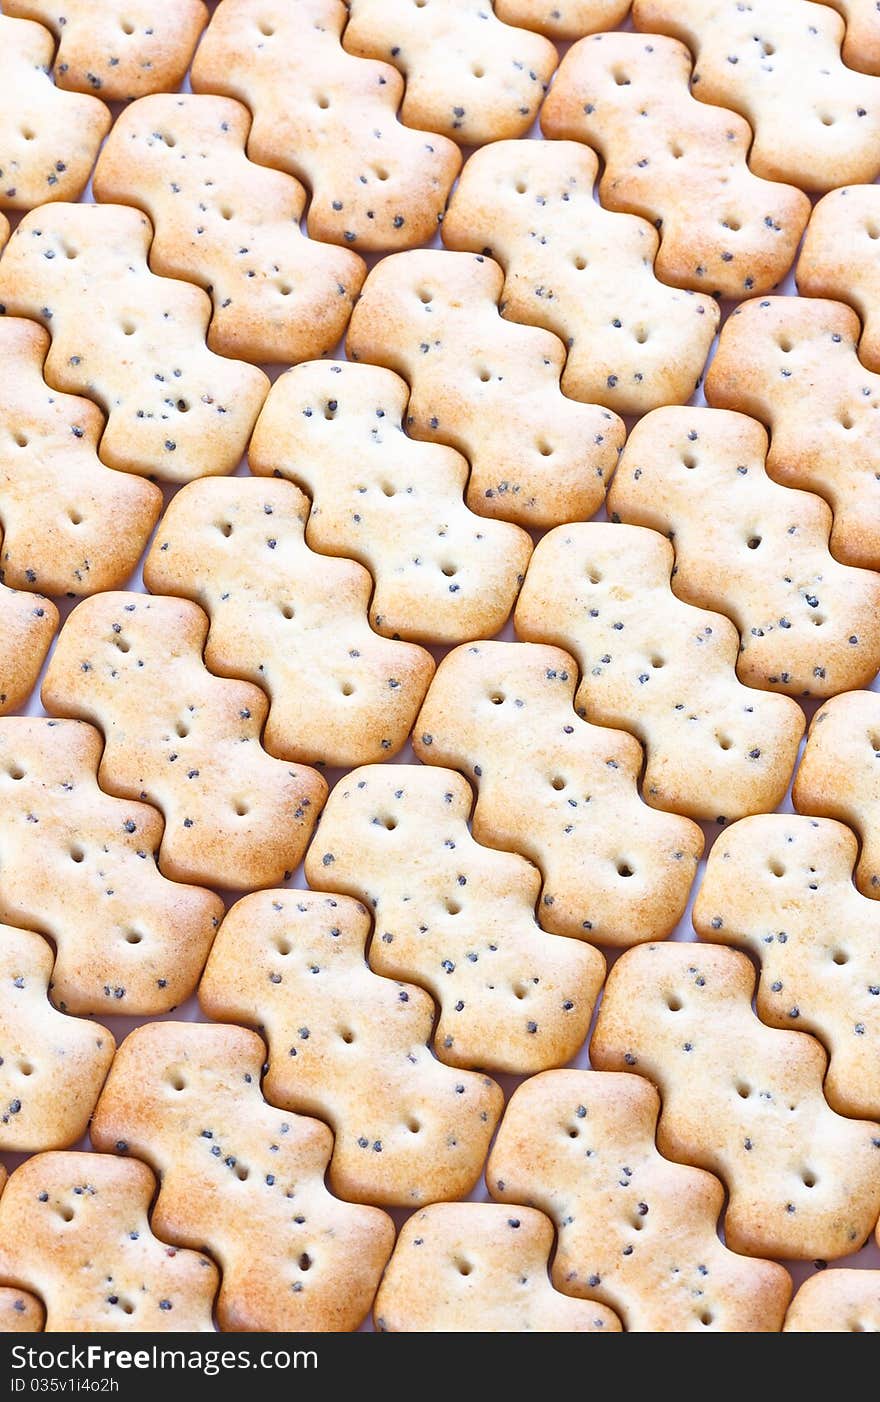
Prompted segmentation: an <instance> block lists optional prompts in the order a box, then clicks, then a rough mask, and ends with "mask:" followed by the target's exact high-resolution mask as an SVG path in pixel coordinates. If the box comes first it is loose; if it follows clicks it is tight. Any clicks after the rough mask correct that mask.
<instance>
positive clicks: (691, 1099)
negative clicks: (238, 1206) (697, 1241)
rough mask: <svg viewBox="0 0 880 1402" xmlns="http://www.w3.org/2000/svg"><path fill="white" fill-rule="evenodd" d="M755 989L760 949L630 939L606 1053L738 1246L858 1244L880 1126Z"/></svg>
mask: <svg viewBox="0 0 880 1402" xmlns="http://www.w3.org/2000/svg"><path fill="white" fill-rule="evenodd" d="M754 987H755V971H754V969H753V967H752V965H751V963H750V961H749V960H748V959H747V958H746V956H745V955H744V954H739V953H738V952H736V951H734V950H732V949H722V948H718V947H716V946H714V945H703V944H701V945H693V944H662V945H661V944H652V945H643V946H642V947H641V948H640V949H633V950H628V951H627V953H626V954H624V955H623V956H622V957H621V958H620V959H619V960H618V961H617V963H616V964H615V966H614V968H613V969H612V971H611V973H610V975H609V977H608V983H607V986H606V989H605V997H604V999H603V1001H602V1006H601V1008H600V1010H599V1018H598V1021H597V1023H596V1030H595V1032H594V1033H593V1040H592V1043H591V1045H590V1056H591V1059H592V1062H593V1065H594V1066H597V1067H598V1068H599V1069H601V1070H608V1071H611V1070H623V1069H624V1068H630V1069H632V1070H633V1071H635V1072H637V1073H638V1074H639V1075H642V1076H647V1077H648V1078H649V1079H650V1080H652V1081H654V1082H656V1084H657V1087H658V1089H659V1091H660V1095H661V1098H662V1110H661V1112H660V1119H659V1122H658V1126H657V1147H658V1148H659V1150H660V1152H661V1153H662V1154H667V1155H668V1156H669V1157H670V1158H674V1159H678V1160H685V1161H687V1162H690V1163H695V1164H697V1165H698V1166H699V1167H701V1168H707V1169H710V1170H711V1171H712V1172H714V1173H717V1174H718V1176H719V1177H720V1178H721V1179H722V1180H723V1182H724V1184H725V1186H726V1187H727V1191H728V1194H729V1198H728V1205H727V1211H726V1213H725V1217H724V1231H725V1240H726V1241H727V1244H728V1246H730V1248H731V1249H732V1250H733V1251H740V1252H744V1253H746V1254H748V1255H758V1254H765V1255H769V1256H783V1257H786V1258H791V1259H794V1260H804V1259H811V1258H816V1257H820V1258H822V1259H824V1260H830V1259H831V1258H832V1257H837V1256H844V1255H848V1254H849V1253H850V1252H852V1251H857V1250H858V1249H859V1247H860V1246H861V1245H862V1244H863V1243H864V1241H865V1240H866V1238H867V1236H868V1234H869V1232H870V1231H871V1229H872V1227H873V1225H874V1223H875V1222H876V1220H877V1213H878V1211H880V1174H878V1171H877V1166H878V1162H880V1126H878V1125H876V1124H871V1123H869V1122H867V1121H861V1120H849V1119H844V1118H843V1116H841V1115H838V1114H836V1113H835V1112H834V1111H833V1110H832V1109H830V1107H829V1105H828V1103H827V1101H826V1100H825V1098H824V1096H823V1094H822V1082H823V1080H824V1077H825V1068H826V1062H827V1057H826V1054H825V1051H824V1049H823V1047H822V1045H821V1044H820V1043H819V1042H818V1041H816V1040H815V1038H813V1037H810V1036H807V1035H806V1034H805V1033H803V1032H782V1031H776V1030H775V1029H773V1028H769V1027H766V1026H765V1025H764V1023H762V1022H759V1020H758V1018H757V1017H756V1016H755V1014H754V1013H753V1012H752V1007H751V1000H752V994H753V992H754ZM111 1074H112V1073H111Z"/></svg>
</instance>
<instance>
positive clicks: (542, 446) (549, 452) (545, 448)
mask: <svg viewBox="0 0 880 1402" xmlns="http://www.w3.org/2000/svg"><path fill="white" fill-rule="evenodd" d="M535 446H536V448H537V449H538V452H539V453H540V454H541V457H542V458H550V457H552V456H553V449H552V448H551V447H550V444H549V443H547V442H546V441H545V440H544V439H543V438H542V439H540V440H539V441H538V443H536V445H535Z"/></svg>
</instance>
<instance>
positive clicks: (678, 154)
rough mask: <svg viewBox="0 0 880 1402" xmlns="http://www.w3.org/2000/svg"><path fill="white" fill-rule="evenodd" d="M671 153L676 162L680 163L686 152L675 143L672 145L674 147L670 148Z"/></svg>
mask: <svg viewBox="0 0 880 1402" xmlns="http://www.w3.org/2000/svg"><path fill="white" fill-rule="evenodd" d="M669 152H670V155H671V156H672V159H673V160H674V161H680V160H681V158H682V156H683V155H684V151H683V150H682V149H681V147H680V146H679V144H678V142H677V141H674V142H673V143H672V145H671V146H670V148H669Z"/></svg>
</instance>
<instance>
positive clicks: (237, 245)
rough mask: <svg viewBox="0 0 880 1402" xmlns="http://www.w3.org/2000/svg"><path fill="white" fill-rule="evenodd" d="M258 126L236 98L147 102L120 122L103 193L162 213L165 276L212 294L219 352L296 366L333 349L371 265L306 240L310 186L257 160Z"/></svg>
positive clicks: (102, 176) (153, 255) (106, 152)
mask: <svg viewBox="0 0 880 1402" xmlns="http://www.w3.org/2000/svg"><path fill="white" fill-rule="evenodd" d="M250 125H251V118H250V113H249V112H248V111H247V109H246V108H245V107H242V105H241V103H239V102H233V101H231V100H230V99H229V98H224V97H208V96H194V95H193V94H191V93H184V94H174V95H173V96H172V95H170V94H169V95H159V96H155V97H146V98H142V99H141V101H140V102H136V103H133V104H132V106H131V107H129V108H127V109H126V111H124V112H123V113H122V114H121V116H120V117H119V118H118V119H117V121H116V125H115V126H114V128H113V131H112V132H111V134H110V137H109V139H108V140H107V142H106V144H105V146H104V149H103V150H102V152H101V156H100V159H99V161H98V165H97V167H96V169H95V177H94V189H95V194H96V195H97V197H98V199H99V200H104V201H108V202H111V203H113V202H116V203H124V204H133V205H137V206H138V207H139V208H141V209H143V210H144V212H145V213H146V214H148V215H149V216H150V219H151V220H152V221H153V225H154V228H155V231H156V232H155V237H154V238H153V243H152V245H151V248H150V267H151V268H152V270H153V272H155V273H161V274H162V276H163V277H176V278H183V279H186V280H188V281H190V282H195V283H198V284H199V285H200V286H202V287H204V288H205V290H206V291H207V292H209V293H210V295H211V300H212V302H213V307H214V314H213V316H212V318H211V324H210V326H209V328H208V345H209V346H210V348H211V350H213V351H217V352H218V353H219V354H220V355H228V356H240V357H241V358H242V359H244V360H251V361H255V362H260V363H262V362H265V361H275V360H280V361H283V362H284V363H285V364H288V365H289V364H291V363H292V362H295V361H298V360H308V359H310V358H311V357H312V356H320V355H327V354H329V353H330V352H331V351H332V350H333V347H334V346H335V345H336V342H337V341H338V340H339V337H340V336H341V335H342V333H343V331H344V330H345V327H346V325H347V323H348V318H349V316H350V315H351V308H352V304H353V302H354V299H355V298H356V296H357V294H358V292H359V291H360V287H361V283H362V282H363V280H364V276H365V274H366V268H365V266H364V263H363V260H362V259H361V258H359V257H358V256H357V254H356V253H351V252H349V250H348V249H344V248H334V247H330V246H329V245H326V244H320V243H316V242H315V241H314V240H313V239H306V238H304V237H303V236H302V233H301V232H300V227H299V224H300V219H301V218H302V213H303V210H304V208H305V204H306V192H305V190H304V189H303V188H302V186H301V185H300V184H299V182H298V181H297V180H294V179H292V178H291V177H290V176H289V175H284V174H283V173H282V172H281V171H279V170H267V169H266V168H265V167H263V166H258V165H255V164H254V162H253V161H249V160H248V158H247V156H246V155H245V145H246V142H247V135H248V131H249V129H250Z"/></svg>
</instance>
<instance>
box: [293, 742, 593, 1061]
mask: <svg viewBox="0 0 880 1402" xmlns="http://www.w3.org/2000/svg"><path fill="white" fill-rule="evenodd" d="M472 804H473V795H472V793H471V790H470V787H469V786H468V784H467V783H466V782H465V780H464V779H463V778H462V777H461V775H460V774H453V773H452V772H451V771H450V770H448V769H433V768H426V767H422V766H421V765H395V766H394V767H393V768H387V767H385V766H379V765H375V766H371V767H369V768H364V769H358V770H355V771H354V773H352V774H348V775H346V776H345V778H344V779H342V780H340V782H339V783H338V784H337V785H336V788H335V789H334V790H333V792H332V794H331V795H330V799H329V801H328V804H327V809H326V813H325V815H324V818H323V821H322V823H321V827H320V828H319V830H318V833H317V836H316V837H315V840H314V842H313V843H312V846H311V847H310V849H309V851H308V854H307V856H306V876H307V878H308V880H309V882H310V884H311V885H312V886H316V887H317V886H321V885H323V886H331V887H332V888H333V889H335V890H340V891H347V892H348V894H349V895H351V896H355V897H357V898H359V899H361V900H362V901H363V902H364V905H365V906H366V907H367V909H368V910H370V911H371V912H372V914H373V918H374V921H375V927H376V929H375V934H374V937H373V941H372V943H371V945H370V963H371V965H372V967H373V968H374V969H375V971H376V973H379V974H385V975H386V976H387V977H389V978H405V979H412V980H413V981H414V982H416V983H418V984H420V985H421V986H422V987H423V988H426V989H427V990H428V992H429V993H430V994H431V995H432V996H433V997H434V999H435V1000H436V1002H437V1005H438V1008H439V1010H440V1011H439V1018H438V1022H437V1027H436V1031H435V1034H434V1036H435V1047H436V1051H437V1055H438V1056H439V1057H440V1059H441V1060H442V1061H446V1062H448V1063H449V1064H450V1065H451V1066H479V1067H487V1068H489V1069H491V1070H496V1071H507V1072H512V1073H514V1074H528V1073H529V1072H532V1071H540V1070H543V1069H545V1068H546V1067H548V1066H559V1065H562V1064H563V1063H564V1062H566V1061H568V1060H570V1059H571V1057H573V1056H575V1055H576V1054H577V1052H578V1049H579V1048H580V1047H581V1046H582V1045H583V1041H584V1038H585V1037H586V1035H587V1031H588V1029H589V1026H590V1018H591V1016H592V1011H593V1005H594V1004H595V1001H596V999H597V997H598V996H599V991H600V989H601V987H602V981H603V979H604V976H605V962H604V960H603V958H602V956H601V955H600V954H599V953H598V951H597V950H594V949H589V948H587V947H585V946H583V945H581V944H580V943H577V942H574V941H570V940H560V939H556V938H555V937H554V936H553V935H548V934H546V933H545V932H544V931H543V930H542V929H541V928H540V926H539V925H538V924H537V922H536V920H535V901H536V900H537V897H538V891H539V888H540V877H539V875H538V873H537V871H536V870H535V868H534V867H533V866H531V865H530V864H529V863H528V862H526V861H524V860H523V858H522V857H519V856H516V855H515V854H514V853H512V852H496V851H493V850H492V849H491V848H490V847H482V846H480V845H479V843H478V842H476V841H475V840H474V838H473V837H472V836H471V834H470V831H469V828H468V819H469V818H470V814H471V807H472Z"/></svg>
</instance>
